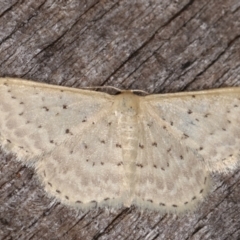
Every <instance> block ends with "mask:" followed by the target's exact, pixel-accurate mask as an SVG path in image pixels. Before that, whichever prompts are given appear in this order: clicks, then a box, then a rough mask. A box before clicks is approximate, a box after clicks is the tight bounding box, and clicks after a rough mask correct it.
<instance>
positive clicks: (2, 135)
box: [0, 78, 124, 208]
mask: <svg viewBox="0 0 240 240" xmlns="http://www.w3.org/2000/svg"><path fill="white" fill-rule="evenodd" d="M0 96H1V98H0V144H1V146H2V148H3V149H4V150H6V151H8V152H11V153H14V154H15V155H16V157H17V159H18V160H19V161H21V162H23V163H24V164H28V165H29V164H32V165H34V167H35V168H36V169H37V172H38V174H39V177H40V179H41V182H42V183H43V185H44V187H45V188H46V190H47V192H48V193H51V194H52V195H53V196H56V197H57V198H59V199H60V200H61V201H62V202H65V203H67V204H70V205H79V206H80V207H83V208H85V207H87V206H89V207H90V206H91V205H92V204H96V202H97V203H99V204H100V205H101V204H105V203H106V204H110V205H111V204H117V205H118V204H119V205H121V203H122V200H121V190H122V189H121V187H122V179H124V176H123V169H122V168H123V167H122V165H121V164H119V163H121V162H122V161H123V159H122V154H121V149H119V148H118V147H117V146H119V145H120V144H121V142H120V143H119V141H120V140H121V138H120V136H118V133H116V132H115V131H114V129H116V128H117V127H116V124H117V123H116V121H114V119H113V117H114V116H113V115H112V114H110V112H111V110H112V109H111V107H112V105H113V97H112V96H110V95H108V94H104V93H98V92H94V91H85V90H78V89H72V88H65V87H58V86H52V85H46V84H40V83H34V82H30V81H25V80H20V79H10V78H5V79H0ZM117 143H118V144H117ZM82 203H83V205H82Z"/></svg>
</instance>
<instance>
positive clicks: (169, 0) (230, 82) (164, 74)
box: [0, 0, 240, 240]
mask: <svg viewBox="0 0 240 240" xmlns="http://www.w3.org/2000/svg"><path fill="white" fill-rule="evenodd" d="M0 76H1V77H4V76H9V77H19V78H24V79H31V80H33V81H38V82H47V83H51V84H57V85H64V86H73V87H77V88H81V87H86V86H114V87H118V88H121V89H142V90H145V91H148V92H149V93H153V92H154V93H167V92H177V91H189V90H203V89H210V88H220V87H228V86H240V1H239V0H210V1H209V0H181V1H175V0H138V1H137V0H135V1H132V0H131V1H129V0H86V1H78V0H38V1H35V0H23V1H18V0H9V1H5V0H0ZM0 97H1V96H0ZM0 239H4V240H10V239H23V240H27V239H52V240H57V239H68V240H69V239H70V240H71V239H86V240H88V239H99V240H100V239H101V240H103V239H147V240H149V239H151V240H153V239H176V240H179V239H191V240H192V239H194V240H195V239H231V240H232V239H233V240H234V239H240V169H236V171H235V172H234V173H233V174H227V175H215V176H214V187H213V189H212V191H211V193H210V194H209V196H208V197H207V198H206V200H205V201H204V202H203V203H202V204H201V205H200V206H199V208H198V209H197V210H196V211H195V212H189V213H186V214H182V215H180V216H179V215H176V214H161V213H158V212H150V211H144V212H141V211H140V210H139V209H137V208H135V207H131V208H129V209H128V208H122V209H120V210H109V209H95V210H91V211H88V212H85V213H83V212H81V211H77V210H74V209H70V208H68V207H66V206H64V205H62V204H61V203H59V202H57V201H56V200H54V199H52V198H49V197H48V196H47V195H46V193H45V191H44V189H43V188H42V187H41V186H40V185H39V182H38V180H37V177H36V175H35V173H34V171H33V170H32V169H30V168H27V167H25V166H22V165H21V164H20V163H18V162H16V161H15V158H14V156H12V155H10V154H9V155H6V154H5V153H4V152H3V151H2V152H0Z"/></svg>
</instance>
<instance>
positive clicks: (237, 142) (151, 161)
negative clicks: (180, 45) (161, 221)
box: [135, 88, 240, 211]
mask: <svg viewBox="0 0 240 240" xmlns="http://www.w3.org/2000/svg"><path fill="white" fill-rule="evenodd" d="M140 106H141V107H140V112H141V114H140V117H141V118H142V119H141V120H140V122H141V128H142V129H143V131H141V135H140V138H139V141H140V143H139V145H140V146H141V147H140V149H139V151H138V157H137V165H138V166H139V167H138V168H137V170H136V175H137V179H138V181H135V186H136V202H137V203H138V204H140V205H143V206H144V205H145V204H147V205H148V207H149V208H155V204H154V202H155V201H156V199H158V204H159V205H160V206H162V207H163V208H168V209H170V210H174V209H175V210H176V211H178V210H179V208H180V210H184V209H189V208H190V209H191V208H192V207H194V206H195V205H196V203H197V202H199V201H201V200H202V199H203V198H204V197H205V195H206V194H207V192H208V190H209V187H210V184H211V178H210V176H209V173H211V172H228V171H232V170H234V169H236V167H237V166H238V165H239V162H240V147H239V146H240V88H226V89H218V90H208V91H199V92H189V93H175V94H160V95H150V96H147V97H145V98H143V101H142V104H140ZM146 159H148V160H147V161H146ZM142 185H145V186H146V187H145V189H144V188H142V187H141V186H142ZM146 189H147V190H146ZM142 199H144V200H147V201H142Z"/></svg>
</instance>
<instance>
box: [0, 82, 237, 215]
mask: <svg viewBox="0 0 240 240" xmlns="http://www.w3.org/2000/svg"><path fill="white" fill-rule="evenodd" d="M0 96H1V99H0V145H1V146H2V148H3V150H5V151H6V152H9V153H13V154H15V155H16V158H17V160H19V161H21V162H22V163H23V164H26V165H29V166H33V167H34V168H35V169H36V172H37V174H38V177H39V179H40V182H41V183H42V185H43V186H44V188H45V189H46V191H47V193H49V194H50V196H54V197H56V198H57V199H59V200H60V201H61V202H62V203H64V204H67V205H70V206H73V207H78V208H80V209H89V208H92V207H94V206H100V207H102V206H111V207H121V206H131V205H132V204H135V205H136V206H139V207H140V208H142V209H154V210H160V211H177V212H180V211H184V210H188V209H191V208H193V207H194V206H196V204H197V203H198V202H199V201H201V200H203V198H204V197H205V195H206V194H207V192H208V190H209V186H210V184H211V178H210V176H209V174H210V173H211V172H227V171H231V170H233V169H235V168H236V167H237V166H238V163H239V161H240V152H239V146H240V88H229V89H221V90H210V91H200V92H189V93H176V94H163V95H161V94H159V95H149V96H146V97H140V96H137V95H134V94H132V93H131V92H129V91H123V92H122V93H121V94H119V95H117V96H111V95H108V94H105V93H100V92H95V91H87V90H79V89H73V88H66V87H59V86H54V85H47V84H41V83H35V82H31V81H26V80H21V79H11V78H4V79H0Z"/></svg>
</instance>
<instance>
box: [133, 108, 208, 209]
mask: <svg viewBox="0 0 240 240" xmlns="http://www.w3.org/2000/svg"><path fill="white" fill-rule="evenodd" d="M140 109H141V110H140V113H141V114H140V118H139V124H140V126H141V127H140V129H142V131H140V134H139V149H138V156H137V162H136V181H135V199H134V201H135V204H136V205H139V206H140V207H142V208H152V209H155V210H163V211H176V212H181V211H184V210H186V209H191V208H193V207H194V206H195V205H196V204H197V203H198V202H199V201H201V200H202V199H203V197H204V196H205V195H206V193H207V192H208V190H209V186H210V177H209V173H208V172H207V171H206V169H205V167H204V165H203V159H202V157H201V156H198V155H197V154H196V152H195V151H194V150H193V149H191V148H189V147H188V146H187V145H185V143H183V142H181V141H180V139H179V138H178V136H176V135H175V134H174V131H173V130H172V129H171V122H169V124H168V123H167V122H166V120H163V119H162V117H163V116H162V115H158V112H157V111H156V110H155V109H154V108H152V107H151V106H149V105H148V104H145V103H143V104H141V108H140Z"/></svg>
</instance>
